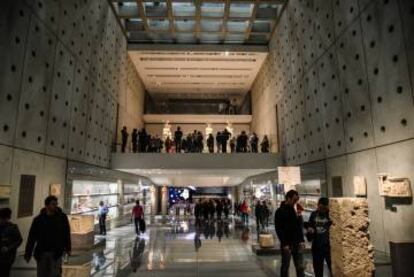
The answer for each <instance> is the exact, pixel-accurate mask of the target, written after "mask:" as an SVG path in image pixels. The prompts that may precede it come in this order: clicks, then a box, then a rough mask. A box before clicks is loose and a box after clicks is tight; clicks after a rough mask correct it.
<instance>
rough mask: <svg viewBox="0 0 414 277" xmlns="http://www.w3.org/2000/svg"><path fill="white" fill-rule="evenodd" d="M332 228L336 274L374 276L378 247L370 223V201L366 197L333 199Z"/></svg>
mask: <svg viewBox="0 0 414 277" xmlns="http://www.w3.org/2000/svg"><path fill="white" fill-rule="evenodd" d="M329 209H330V217H331V219H332V226H331V230H330V241H331V256H332V271H333V276H335V277H371V276H373V272H374V269H375V268H374V249H373V246H372V245H371V242H370V238H369V232H368V226H369V218H368V203H367V200H366V199H364V198H331V199H330V200H329Z"/></svg>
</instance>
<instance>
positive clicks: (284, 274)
mask: <svg viewBox="0 0 414 277" xmlns="http://www.w3.org/2000/svg"><path fill="white" fill-rule="evenodd" d="M302 252H303V251H302V249H300V246H299V245H298V244H295V245H291V246H290V250H285V249H283V248H282V249H281V253H282V266H281V268H280V276H281V277H288V276H289V266H290V259H291V257H293V264H294V265H295V269H296V276H297V277H304V276H305V273H304V270H305V269H304V265H303V253H302Z"/></svg>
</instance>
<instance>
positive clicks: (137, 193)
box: [124, 183, 142, 215]
mask: <svg viewBox="0 0 414 277" xmlns="http://www.w3.org/2000/svg"><path fill="white" fill-rule="evenodd" d="M136 200H140V201H141V202H142V192H141V190H140V185H139V184H132V183H130V184H129V183H126V184H124V214H125V215H127V214H131V212H132V208H133V207H134V205H135V201H136Z"/></svg>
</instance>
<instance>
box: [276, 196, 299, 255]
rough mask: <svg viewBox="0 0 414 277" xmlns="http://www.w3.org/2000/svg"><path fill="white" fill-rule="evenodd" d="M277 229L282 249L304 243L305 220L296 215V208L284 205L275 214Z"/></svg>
mask: <svg viewBox="0 0 414 277" xmlns="http://www.w3.org/2000/svg"><path fill="white" fill-rule="evenodd" d="M275 228H276V234H277V236H278V238H279V241H280V244H281V246H282V247H284V246H286V245H288V246H292V245H297V244H299V243H301V242H304V241H305V240H304V238H303V219H302V217H301V216H298V215H297V214H296V211H295V208H294V207H293V206H290V205H286V204H282V205H281V206H280V207H279V208H278V209H277V210H276V213H275Z"/></svg>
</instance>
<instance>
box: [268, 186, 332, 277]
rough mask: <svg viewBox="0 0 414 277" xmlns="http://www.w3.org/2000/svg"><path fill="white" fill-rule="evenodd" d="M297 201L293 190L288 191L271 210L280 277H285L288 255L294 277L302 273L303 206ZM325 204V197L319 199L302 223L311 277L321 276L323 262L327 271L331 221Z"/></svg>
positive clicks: (287, 273) (327, 205)
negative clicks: (309, 243)
mask: <svg viewBox="0 0 414 277" xmlns="http://www.w3.org/2000/svg"><path fill="white" fill-rule="evenodd" d="M298 201H299V194H298V192H297V191H295V190H290V191H288V192H287V193H286V196H285V201H283V202H282V203H281V205H280V207H279V208H278V209H277V210H276V213H275V229H276V234H277V236H278V239H279V241H280V245H281V255H282V265H281V276H282V277H286V276H289V266H290V260H291V258H293V263H294V265H295V269H296V276H298V277H302V276H305V275H304V264H303V249H304V248H305V239H304V232H303V230H304V222H303V217H302V211H303V208H302V206H301V205H300V204H298ZM328 207H329V200H328V198H320V199H319V201H318V208H317V210H316V211H314V212H312V213H311V215H310V218H309V221H308V222H307V224H306V237H307V238H308V240H309V241H312V257H313V269H314V272H315V277H323V269H324V262H325V261H326V263H327V265H328V269H329V271H330V272H331V256H330V243H329V229H330V226H331V224H332V222H331V220H330V218H329V208H328ZM331 275H332V274H331Z"/></svg>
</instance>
